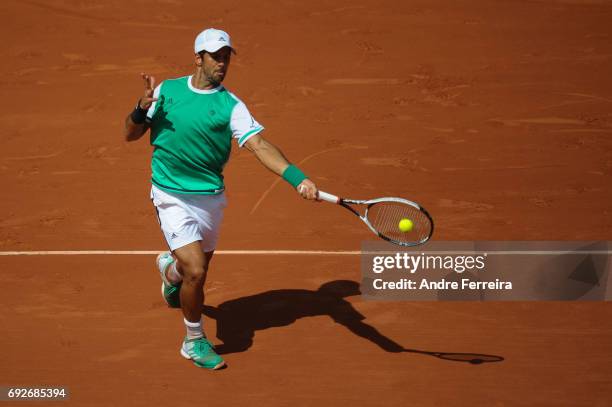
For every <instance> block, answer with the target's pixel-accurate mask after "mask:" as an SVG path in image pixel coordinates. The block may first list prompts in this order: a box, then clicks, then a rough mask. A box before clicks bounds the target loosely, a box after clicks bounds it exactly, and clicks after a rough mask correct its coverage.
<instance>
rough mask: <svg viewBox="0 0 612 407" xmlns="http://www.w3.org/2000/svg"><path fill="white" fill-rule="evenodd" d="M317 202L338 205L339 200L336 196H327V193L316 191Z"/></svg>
mask: <svg viewBox="0 0 612 407" xmlns="http://www.w3.org/2000/svg"><path fill="white" fill-rule="evenodd" d="M317 200H319V201H325V202H329V203H333V204H337V203H340V198H338V197H337V196H336V195H332V194H328V193H327V192H323V191H317Z"/></svg>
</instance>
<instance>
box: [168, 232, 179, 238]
mask: <svg viewBox="0 0 612 407" xmlns="http://www.w3.org/2000/svg"><path fill="white" fill-rule="evenodd" d="M177 237H178V235H177V234H176V233H174V232H172V235H170V239H176V238H177Z"/></svg>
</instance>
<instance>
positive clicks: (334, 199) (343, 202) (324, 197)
mask: <svg viewBox="0 0 612 407" xmlns="http://www.w3.org/2000/svg"><path fill="white" fill-rule="evenodd" d="M317 199H318V200H320V201H325V202H329V203H333V204H337V205H340V206H342V207H344V208H346V209H348V210H349V211H351V212H352V213H353V214H355V215H356V216H357V217H359V218H360V219H361V220H362V221H363V222H364V223H365V224H366V225H367V227H368V228H369V229H370V230H371V231H372V233H374V234H375V235H377V236H378V237H380V238H381V239H383V240H386V241H388V242H391V243H393V244H396V245H399V246H406V247H412V246H419V245H422V244H423V243H425V242H427V241H428V240H429V239H430V238H431V236H432V235H433V231H434V221H433V218H432V217H431V215H430V214H429V212H427V210H426V209H425V208H423V207H422V206H421V205H419V204H418V203H416V202H413V201H409V200H408V199H404V198H397V197H391V196H389V197H381V198H375V199H368V200H357V199H346V198H341V197H338V196H336V195H332V194H330V193H327V192H324V191H317ZM381 202H398V203H402V204H405V205H409V206H412V207H413V208H415V209H417V210H419V211H420V212H422V213H423V214H424V215H425V216H426V217H427V219H428V220H429V223H430V224H431V229H430V231H429V234H428V235H427V236H426V237H425V238H423V239H421V240H420V241H418V242H409V243H407V242H400V241H397V240H394V239H391V238H390V237H388V236H385V235H383V234H381V233H380V232H379V231H377V230H376V229H375V228H374V227H373V226H372V224H371V223H370V221H369V220H368V211H369V210H370V207H371V206H372V205H374V204H377V203H381ZM350 205H366V209H365V213H364V214H363V215H361V214H360V213H359V212H358V211H357V210H355V209H354V208H353V207H352V206H350Z"/></svg>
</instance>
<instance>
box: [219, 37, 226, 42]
mask: <svg viewBox="0 0 612 407" xmlns="http://www.w3.org/2000/svg"><path fill="white" fill-rule="evenodd" d="M217 41H225V38H223V37H219V39H218V40H217Z"/></svg>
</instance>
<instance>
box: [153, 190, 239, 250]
mask: <svg viewBox="0 0 612 407" xmlns="http://www.w3.org/2000/svg"><path fill="white" fill-rule="evenodd" d="M151 201H153V205H154V206H155V210H156V211H157V217H158V219H159V225H160V227H161V230H162V232H163V234H164V237H165V238H166V242H167V243H168V246H169V247H170V250H172V251H174V250H176V249H178V248H180V247H183V246H185V245H188V244H189V243H193V242H196V241H198V240H201V241H202V251H204V252H210V251H213V250H215V247H216V245H217V238H218V237H219V228H220V226H221V221H222V220H223V209H224V208H225V207H226V206H227V200H226V199H225V193H223V192H222V193H220V194H218V195H190V194H173V193H170V192H166V191H163V190H161V189H159V188H157V187H156V186H155V185H153V186H152V187H151Z"/></svg>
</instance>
